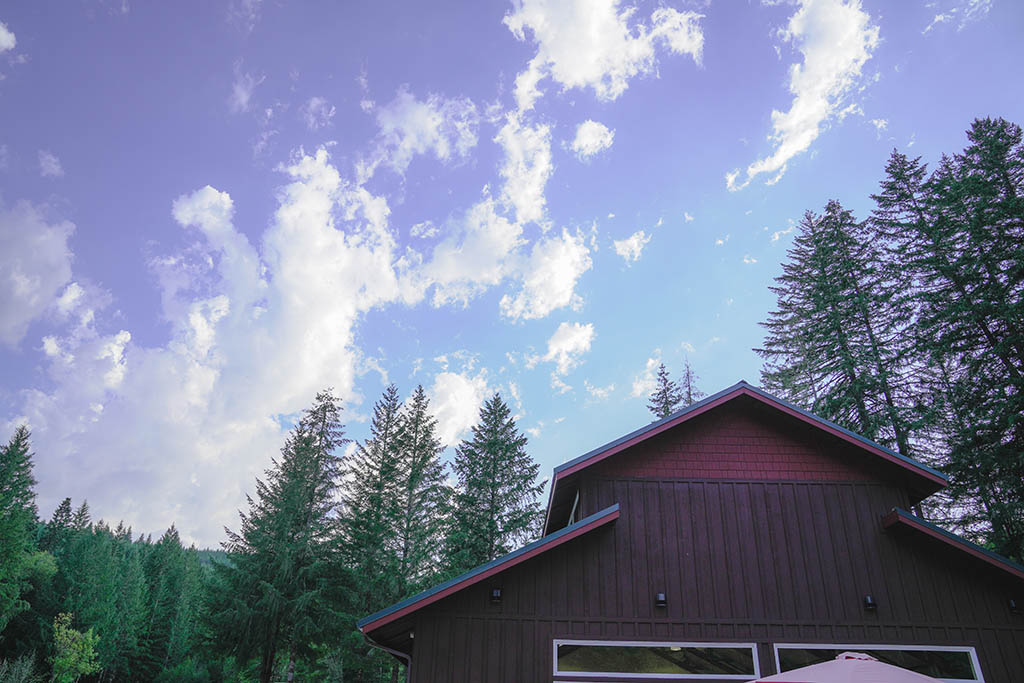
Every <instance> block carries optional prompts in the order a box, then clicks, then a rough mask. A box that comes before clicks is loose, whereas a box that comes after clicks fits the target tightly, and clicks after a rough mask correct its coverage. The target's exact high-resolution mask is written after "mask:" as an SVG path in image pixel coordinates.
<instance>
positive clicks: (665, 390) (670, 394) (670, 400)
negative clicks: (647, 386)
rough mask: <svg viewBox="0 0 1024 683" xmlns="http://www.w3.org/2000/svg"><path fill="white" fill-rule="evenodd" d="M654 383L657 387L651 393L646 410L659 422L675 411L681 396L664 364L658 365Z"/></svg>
mask: <svg viewBox="0 0 1024 683" xmlns="http://www.w3.org/2000/svg"><path fill="white" fill-rule="evenodd" d="M655 381H656V382H657V385H656V386H655V388H654V391H652V392H651V397H650V403H648V404H647V409H648V410H650V411H651V412H652V413H654V417H655V418H657V419H659V420H660V419H662V418H665V417H668V416H669V415H671V414H672V413H674V412H675V411H676V408H678V407H679V404H680V402H682V400H683V394H682V392H681V391H680V390H679V386H678V385H677V384H676V383H675V382H674V381H673V380H672V378H671V377H670V376H669V374H668V370H667V369H665V364H664V363H659V364H658V377H657V379H656V380H655Z"/></svg>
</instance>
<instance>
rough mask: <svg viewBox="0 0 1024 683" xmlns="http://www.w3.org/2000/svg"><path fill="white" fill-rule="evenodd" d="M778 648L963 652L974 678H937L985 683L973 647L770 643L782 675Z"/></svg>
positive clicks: (946, 681) (957, 682) (947, 681)
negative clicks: (967, 656)
mask: <svg viewBox="0 0 1024 683" xmlns="http://www.w3.org/2000/svg"><path fill="white" fill-rule="evenodd" d="M779 648H786V649H791V650H839V651H841V652H864V651H865V650H906V651H917V652H921V651H928V652H964V653H967V654H968V655H969V656H970V658H971V666H972V667H974V674H975V676H976V677H975V678H973V679H971V678H939V679H937V680H940V681H944V683H964V681H970V683H985V674H984V673H983V672H982V670H981V663H980V662H979V661H978V651H977V650H976V649H975V648H974V646H973V645H899V644H893V643H887V644H872V643H772V656H773V657H774V658H775V670H776V671H778V672H779V673H782V667H781V666H780V662H779Z"/></svg>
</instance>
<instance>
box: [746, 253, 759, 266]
mask: <svg viewBox="0 0 1024 683" xmlns="http://www.w3.org/2000/svg"><path fill="white" fill-rule="evenodd" d="M743 262H744V263H746V264H751V263H757V259H756V258H754V257H753V256H751V255H750V254H747V255H746V256H744V257H743Z"/></svg>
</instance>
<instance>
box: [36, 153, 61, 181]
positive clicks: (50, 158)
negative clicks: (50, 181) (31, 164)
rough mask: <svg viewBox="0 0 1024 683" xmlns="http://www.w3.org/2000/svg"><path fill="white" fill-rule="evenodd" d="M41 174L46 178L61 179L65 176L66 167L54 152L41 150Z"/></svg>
mask: <svg viewBox="0 0 1024 683" xmlns="http://www.w3.org/2000/svg"><path fill="white" fill-rule="evenodd" d="M39 174H40V175H42V176H43V177H44V178H60V177H62V176H63V175H64V167H63V166H61V163H60V159H58V158H57V157H56V156H55V155H54V154H53V153H52V152H47V151H46V150H42V149H41V150H39Z"/></svg>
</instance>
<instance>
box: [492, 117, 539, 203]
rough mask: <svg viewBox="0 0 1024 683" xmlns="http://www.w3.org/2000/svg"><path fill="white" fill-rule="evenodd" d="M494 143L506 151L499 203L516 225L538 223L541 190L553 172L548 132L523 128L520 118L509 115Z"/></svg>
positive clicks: (533, 128) (524, 126)
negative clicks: (509, 210) (513, 212)
mask: <svg viewBox="0 0 1024 683" xmlns="http://www.w3.org/2000/svg"><path fill="white" fill-rule="evenodd" d="M494 141H495V142H497V143H498V144H499V145H501V147H502V149H503V150H504V151H505V158H504V160H503V162H502V165H501V168H500V169H499V173H500V174H501V177H502V179H503V180H504V184H503V185H502V188H501V199H502V201H503V202H504V203H505V204H506V205H507V206H510V207H511V208H512V209H513V210H514V211H515V215H516V221H517V222H519V223H529V222H531V221H533V222H537V223H541V222H542V221H543V219H544V212H545V206H546V204H547V200H546V199H545V197H544V186H545V185H547V182H548V178H550V177H551V173H552V172H553V170H554V167H553V165H552V163H551V129H550V128H549V127H548V126H546V125H536V126H530V125H527V124H524V123H523V122H522V120H521V117H520V116H518V115H517V114H509V115H508V116H507V117H506V121H505V125H504V126H502V127H501V129H500V130H499V131H498V134H497V136H495V138H494Z"/></svg>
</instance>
